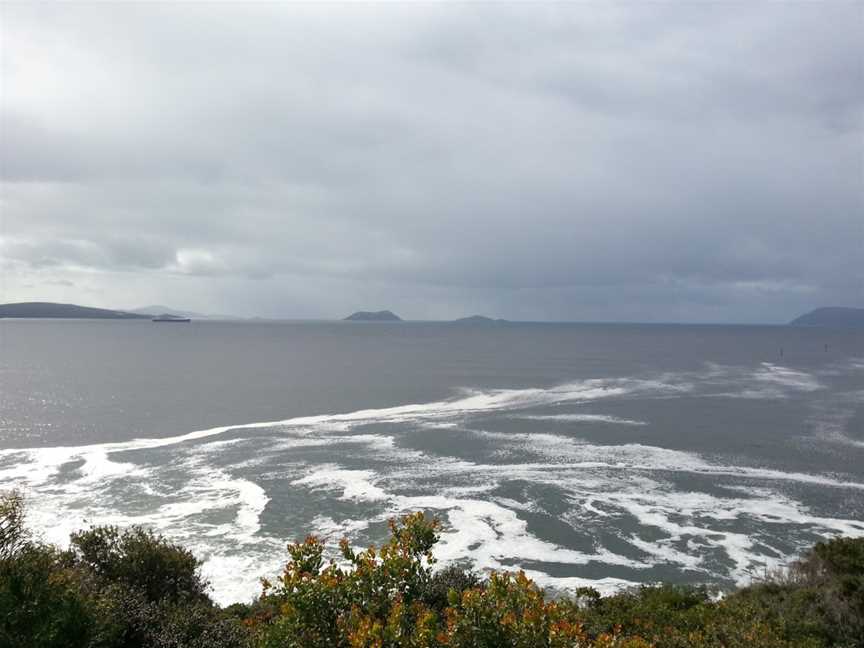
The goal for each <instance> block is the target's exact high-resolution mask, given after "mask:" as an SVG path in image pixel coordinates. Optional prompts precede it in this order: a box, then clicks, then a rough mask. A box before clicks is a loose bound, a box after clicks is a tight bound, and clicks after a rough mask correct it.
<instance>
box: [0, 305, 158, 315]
mask: <svg viewBox="0 0 864 648" xmlns="http://www.w3.org/2000/svg"><path fill="white" fill-rule="evenodd" d="M3 317H6V318H53V319H150V316H149V315H142V314H139V313H129V312H127V311H119V310H109V309H105V308H91V307H89V306H78V305H77V304H57V303H54V302H19V303H15V304H0V318H3Z"/></svg>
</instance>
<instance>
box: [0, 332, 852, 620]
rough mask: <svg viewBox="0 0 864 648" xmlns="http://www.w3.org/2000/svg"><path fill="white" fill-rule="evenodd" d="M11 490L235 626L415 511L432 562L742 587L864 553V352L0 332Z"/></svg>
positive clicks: (0, 432)
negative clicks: (852, 546)
mask: <svg viewBox="0 0 864 648" xmlns="http://www.w3.org/2000/svg"><path fill="white" fill-rule="evenodd" d="M8 488H20V489H22V490H23V491H24V493H25V495H26V496H27V498H28V519H29V523H30V525H31V527H32V528H34V529H35V530H36V531H37V533H38V534H39V535H40V537H42V538H43V539H44V540H46V541H49V542H56V543H59V544H65V543H67V541H68V536H69V533H70V532H72V531H74V530H76V529H81V528H86V527H87V526H88V525H90V524H117V525H124V526H125V525H132V524H142V525H146V526H149V527H152V528H154V529H156V530H157V531H159V532H161V533H163V534H165V535H166V536H168V537H170V538H171V539H173V540H176V541H178V542H180V543H182V544H184V545H186V546H188V547H189V548H191V549H192V550H193V551H194V552H195V553H196V554H197V555H198V556H199V557H200V558H201V559H202V560H203V561H204V565H203V572H204V575H205V576H206V577H207V578H208V579H209V580H210V581H211V583H212V593H213V596H214V598H215V599H216V600H217V601H219V602H220V603H223V604H225V603H230V602H234V601H244V600H249V599H250V598H251V597H253V596H254V595H255V594H256V593H257V592H258V591H259V587H260V585H259V578H260V577H261V576H272V575H274V574H276V573H278V571H279V569H280V567H281V566H282V565H283V564H284V563H285V561H286V559H287V553H286V551H285V545H286V543H287V542H289V541H292V540H296V539H301V538H303V537H304V536H306V535H307V534H309V533H317V534H319V535H321V536H322V537H325V538H326V539H327V541H328V544H329V545H330V546H331V548H335V546H336V543H337V542H338V540H339V539H340V538H341V537H343V536H347V537H348V538H349V540H350V541H351V543H352V544H354V545H356V546H365V545H368V544H369V543H373V542H380V541H381V540H382V539H383V538H385V537H386V535H387V520H388V519H389V518H391V517H393V516H396V515H399V514H400V513H404V512H408V511H413V510H425V511H427V512H429V513H430V514H433V515H436V516H438V517H439V518H440V519H441V520H442V522H443V532H442V538H441V542H440V543H439V546H438V548H437V551H436V555H437V556H438V558H439V560H440V562H439V565H447V564H451V563H460V564H464V565H466V566H471V567H473V568H475V569H477V570H479V571H488V570H493V569H494V570H501V569H507V570H514V569H524V570H525V571H526V572H527V574H528V575H529V576H530V577H531V578H533V579H535V580H536V581H537V582H538V583H539V584H540V585H542V586H544V587H547V588H550V590H552V591H566V590H567V589H569V588H572V587H576V586H582V585H591V586H594V587H596V588H597V589H599V590H601V591H603V592H610V591H614V590H617V589H619V588H622V587H627V586H630V585H633V584H638V583H650V582H656V581H660V580H662V581H667V582H678V583H707V584H711V585H714V586H717V587H720V588H726V587H731V586H733V585H735V584H743V583H747V582H750V581H751V580H752V579H754V578H758V577H759V576H760V575H761V574H764V573H765V571H766V570H770V569H773V568H775V567H778V566H781V565H784V564H786V563H788V561H789V560H791V559H792V558H794V556H795V555H796V554H798V553H799V552H801V551H802V550H804V549H806V548H807V547H809V546H810V545H812V544H813V543H814V542H816V541H818V540H820V539H825V538H828V537H832V536H836V535H840V534H845V535H856V536H864V332H861V331H853V330H831V329H819V328H798V327H785V326H777V327H774V326H725V325H724V326H721V325H717V326H689V325H635V324H633V325H630V324H546V323H537V324H533V323H518V324H517V323H508V324H498V325H460V324H453V323H432V322H429V323H423V322H406V323H394V324H390V323H347V322H263V321H262V322H216V321H195V322H192V323H190V324H154V323H152V322H149V321H72V320H69V321H48V320H29V321H27V320H0V489H8Z"/></svg>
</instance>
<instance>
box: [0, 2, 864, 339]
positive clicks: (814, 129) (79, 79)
mask: <svg viewBox="0 0 864 648" xmlns="http://www.w3.org/2000/svg"><path fill="white" fill-rule="evenodd" d="M0 12H2V34H0V36H2V61H0V65H2V87H0V128H2V130H0V137H2V140H0V156H2V159H0V162H2V187H0V192H2V193H0V209H2V213H0V301H63V302H72V303H80V304H85V305H92V306H105V307H118V308H132V307H136V306H143V305H146V304H153V303H156V304H165V305H168V306H172V307H175V308H184V309H190V310H196V311H203V312H217V313H231V314H238V315H261V316H271V317H273V316H275V317H291V318H294V317H296V318H317V317H341V316H344V315H346V314H348V313H350V312H351V311H354V310H358V309H379V308H390V309H392V310H394V311H396V312H397V313H399V314H400V315H402V316H403V317H406V318H412V319H436V318H448V317H455V316H462V315H467V314H471V313H475V312H479V313H484V314H489V315H494V316H501V317H507V318H513V319H533V320H543V319H551V320H637V321H673V320H674V321H693V322H705V321H713V322H747V321H752V322H772V321H785V320H788V319H790V318H792V317H793V316H795V315H797V314H799V312H802V311H805V310H809V309H811V308H813V307H816V306H820V305H851V306H864V157H862V155H864V153H862V152H864V4H862V3H860V2H856V3H848V4H841V3H832V4H816V3H796V4H791V3H786V4H783V3H772V4H764V5H756V4H755V3H744V2H741V3H735V4H722V3H717V4H710V5H708V4H698V5H697V4H684V3H675V4H666V5H662V4H654V3H651V4H650V5H648V4H645V5H636V4H626V5H611V4H600V3H598V4H570V5H552V4H518V5H495V4H486V3H484V4H446V5H429V4H424V5H398V6H397V5H394V4H387V3H385V4H377V5H360V4H352V5H336V4H319V5H309V4H304V5H276V4H263V3H255V4H253V5H228V4H218V5H201V4H181V3H161V4H151V5H146V4H142V5H109V4H107V3H105V4H90V5H83V4H62V5H61V4H55V3H51V4H48V3H45V4H41V5H33V4H30V5H27V4H12V3H3V4H2V6H0Z"/></svg>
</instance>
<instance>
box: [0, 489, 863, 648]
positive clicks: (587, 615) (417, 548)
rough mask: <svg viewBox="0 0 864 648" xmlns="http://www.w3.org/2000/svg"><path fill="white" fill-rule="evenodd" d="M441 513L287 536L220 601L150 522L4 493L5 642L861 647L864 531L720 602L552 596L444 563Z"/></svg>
mask: <svg viewBox="0 0 864 648" xmlns="http://www.w3.org/2000/svg"><path fill="white" fill-rule="evenodd" d="M440 532H441V527H440V523H439V522H438V521H437V520H435V519H433V518H429V517H427V516H426V515H424V514H423V513H422V512H417V513H413V514H409V515H406V516H403V517H401V518H400V519H397V520H393V521H391V523H390V538H389V540H388V541H387V542H386V543H384V544H383V545H382V546H381V547H369V548H367V549H365V550H362V551H357V550H356V549H354V548H352V547H351V546H350V545H349V544H348V542H347V541H344V540H343V541H342V543H341V545H340V549H341V560H340V561H338V562H337V561H335V560H333V559H329V558H327V555H326V551H325V546H324V544H323V542H322V540H320V539H319V538H316V537H315V536H309V537H308V538H306V539H305V540H303V541H302V542H297V543H292V544H289V545H288V548H287V556H286V565H285V568H284V570H283V572H282V573H281V574H280V575H279V577H278V578H276V579H274V580H272V581H267V580H263V581H262V591H261V594H260V595H259V596H258V597H257V598H256V599H255V600H254V601H252V602H250V603H242V604H241V603H237V604H234V605H230V606H228V607H225V608H220V607H219V606H218V605H216V604H215V603H214V602H213V601H212V600H211V598H210V596H209V594H208V584H207V583H206V582H205V581H204V580H203V578H202V577H201V574H200V566H201V563H200V561H199V560H198V558H196V557H195V556H194V555H193V554H192V553H191V552H190V551H188V550H186V549H185V548H183V547H181V546H179V545H177V544H175V543H172V542H171V541H170V540H169V539H167V538H164V537H162V536H161V535H158V534H156V533H153V532H152V531H149V530H146V529H143V528H138V527H133V528H130V529H118V528H116V527H109V526H96V527H92V528H89V529H86V530H83V531H80V532H78V533H75V534H73V535H72V537H71V539H70V545H69V548H67V549H61V548H58V547H55V546H51V545H47V544H44V543H42V542H40V541H39V540H38V539H36V538H34V537H33V536H32V535H31V533H30V532H29V531H28V529H27V526H26V507H25V502H24V499H23V498H22V496H21V495H20V494H19V493H15V492H12V493H6V494H2V495H0V646H3V647H4V648H37V647H38V648H61V647H62V648H79V647H80V648H85V647H86V648H120V647H129V648H186V647H189V648H439V647H441V648H443V647H452V648H498V647H501V648H507V647H513V648H613V647H614V648H649V647H656V648H684V647H691V646H692V647H696V648H700V647H706V648H707V647H712V648H714V647H716V648H720V647H723V648H745V647H746V648H781V647H799V646H800V647H802V648H822V647H837V648H860V647H861V646H864V641H862V638H864V539H852V538H838V539H833V540H830V541H827V542H822V543H819V544H817V545H816V546H815V547H813V548H812V549H811V550H809V551H808V552H807V553H805V554H804V555H803V556H802V557H801V558H800V559H799V560H798V561H797V562H795V563H793V564H792V565H791V566H790V567H789V568H788V569H785V570H783V571H780V572H777V573H774V574H767V575H766V576H765V577H764V578H763V579H762V580H761V581H760V582H757V583H754V584H752V585H750V586H748V587H745V588H742V589H738V590H736V591H733V592H728V593H726V594H725V596H722V597H718V596H716V592H713V591H711V590H709V589H708V588H706V587H683V586H676V585H654V586H644V587H640V588H638V589H634V590H630V591H625V592H621V593H619V594H616V595H613V596H605V597H603V596H600V595H599V593H598V592H596V591H595V590H593V589H591V588H581V589H578V590H576V591H574V592H572V593H571V595H570V596H568V597H560V598H554V597H550V596H548V595H547V594H545V593H544V592H543V590H541V589H540V588H539V587H537V586H536V585H535V584H534V583H533V582H532V581H531V580H530V579H529V578H527V577H526V576H525V575H524V574H523V573H520V572H517V573H492V574H488V575H483V576H481V575H479V574H475V573H473V572H471V571H470V570H468V569H463V568H460V567H453V566H451V567H447V568H445V569H436V563H435V556H434V548H435V544H436V542H437V541H438V539H439V536H440Z"/></svg>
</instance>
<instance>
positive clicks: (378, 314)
mask: <svg viewBox="0 0 864 648" xmlns="http://www.w3.org/2000/svg"><path fill="white" fill-rule="evenodd" d="M345 321H346V322H401V321H402V318H401V317H399V316H398V315H397V314H396V313H394V312H393V311H389V310H382V311H357V312H356V313H352V314H351V315H349V316H348V317H346V318H345Z"/></svg>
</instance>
